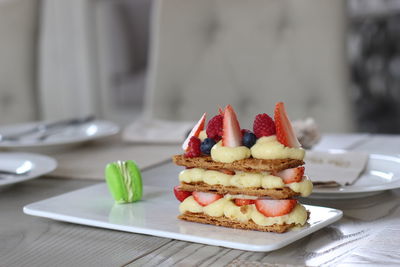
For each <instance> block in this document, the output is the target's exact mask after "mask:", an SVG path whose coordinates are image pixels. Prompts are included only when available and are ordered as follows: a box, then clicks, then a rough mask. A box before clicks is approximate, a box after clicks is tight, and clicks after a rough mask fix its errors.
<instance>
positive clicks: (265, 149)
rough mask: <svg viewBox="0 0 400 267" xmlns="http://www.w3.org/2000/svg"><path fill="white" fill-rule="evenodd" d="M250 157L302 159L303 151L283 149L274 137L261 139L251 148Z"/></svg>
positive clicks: (299, 149)
mask: <svg viewBox="0 0 400 267" xmlns="http://www.w3.org/2000/svg"><path fill="white" fill-rule="evenodd" d="M251 155H252V156H253V158H257V159H287V158H289V159H299V160H302V159H304V155H305V151H304V149H302V148H291V147H285V146H284V145H282V144H281V143H279V141H278V140H277V139H276V136H275V135H272V136H268V137H261V138H259V139H258V140H257V142H256V143H255V144H254V145H253V146H252V147H251Z"/></svg>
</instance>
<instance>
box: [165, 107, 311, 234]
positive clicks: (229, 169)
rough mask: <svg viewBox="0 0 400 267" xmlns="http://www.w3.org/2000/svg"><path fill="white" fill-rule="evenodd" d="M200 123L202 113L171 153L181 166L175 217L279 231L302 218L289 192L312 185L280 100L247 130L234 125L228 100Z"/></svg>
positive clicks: (304, 214) (300, 222)
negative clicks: (176, 150) (176, 152)
mask: <svg viewBox="0 0 400 267" xmlns="http://www.w3.org/2000/svg"><path fill="white" fill-rule="evenodd" d="M205 125H206V114H203V116H202V117H201V119H200V120H199V121H198V123H197V124H196V125H195V126H194V128H193V129H192V131H191V132H190V134H189V135H188V137H187V139H186V140H185V142H184V143H183V145H182V148H183V150H184V153H183V154H182V155H176V156H174V157H173V161H174V162H175V164H177V165H180V166H184V167H186V169H185V170H183V171H182V172H181V173H180V174H179V181H180V185H179V186H176V187H175V188H174V193H175V196H176V197H177V199H178V200H179V201H181V202H182V203H181V204H180V206H179V211H180V215H179V217H178V218H179V219H182V220H187V221H192V222H199V223H206V224H214V225H218V226H226V227H232V228H240V229H250V230H259V231H269V232H279V233H282V232H285V231H287V230H288V229H290V228H292V227H294V226H302V225H304V224H305V223H306V221H307V219H308V212H307V210H306V209H305V208H304V207H303V206H302V205H301V204H300V203H298V201H297V199H295V197H297V196H302V197H307V196H308V195H310V194H311V191H312V187H313V186H312V182H311V181H310V180H309V179H308V178H307V176H305V175H304V166H303V165H304V161H303V159H304V155H305V150H304V149H302V148H301V145H300V143H299V142H298V140H297V138H296V135H295V133H294V131H293V128H292V125H291V122H290V120H289V118H288V116H287V114H286V111H285V108H284V104H283V103H282V102H279V103H277V104H276V107H275V111H274V119H272V118H271V117H270V116H268V115H267V114H265V113H263V114H258V115H257V116H256V117H255V120H254V124H253V132H251V131H250V130H246V129H241V128H240V124H239V121H238V120H237V116H236V113H235V111H234V110H233V108H232V106H230V105H228V106H227V107H226V108H225V109H224V110H221V109H219V114H218V115H216V116H214V117H213V118H211V120H210V121H209V122H208V123H207V126H206V127H205ZM204 128H206V129H205V130H204Z"/></svg>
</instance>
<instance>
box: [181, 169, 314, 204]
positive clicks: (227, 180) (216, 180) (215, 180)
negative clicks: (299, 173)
mask: <svg viewBox="0 0 400 267" xmlns="http://www.w3.org/2000/svg"><path fill="white" fill-rule="evenodd" d="M179 181H180V182H183V183H188V184H190V183H197V182H204V183H206V184H208V185H222V186H234V187H237V188H258V187H259V188H264V189H275V188H282V187H289V188H290V189H291V190H293V191H294V192H296V193H299V194H300V195H301V196H302V197H307V196H309V195H310V194H311V192H312V189H313V184H312V182H311V180H310V179H308V177H307V176H304V177H303V179H302V180H301V181H300V182H293V183H289V184H285V183H284V182H283V180H282V178H280V177H277V176H274V175H271V174H269V173H267V172H265V173H246V172H236V174H234V175H229V174H225V173H222V172H219V171H214V170H205V169H201V168H192V169H186V170H183V171H181V172H180V174H179Z"/></svg>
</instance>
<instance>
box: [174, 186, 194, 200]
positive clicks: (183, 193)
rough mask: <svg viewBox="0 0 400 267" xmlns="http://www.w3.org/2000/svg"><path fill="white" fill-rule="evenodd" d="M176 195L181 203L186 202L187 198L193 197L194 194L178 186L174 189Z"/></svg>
mask: <svg viewBox="0 0 400 267" xmlns="http://www.w3.org/2000/svg"><path fill="white" fill-rule="evenodd" d="M174 194H175V197H176V199H177V200H179V201H180V202H182V201H184V200H185V199H186V198H187V197H190V196H191V195H192V192H189V191H183V190H181V186H180V185H177V186H175V187H174Z"/></svg>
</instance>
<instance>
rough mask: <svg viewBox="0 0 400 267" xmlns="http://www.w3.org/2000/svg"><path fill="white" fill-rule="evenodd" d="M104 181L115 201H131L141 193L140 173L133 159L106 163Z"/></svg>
mask: <svg viewBox="0 0 400 267" xmlns="http://www.w3.org/2000/svg"><path fill="white" fill-rule="evenodd" d="M105 175H106V182H107V185H108V189H109V190H110V192H111V195H112V196H113V198H114V199H115V202H117V203H132V202H135V201H138V200H140V199H141V198H142V195H143V184H142V175H141V173H140V169H139V168H138V166H137V165H136V163H135V162H134V161H133V160H127V161H117V162H112V163H109V164H107V166H106V170H105Z"/></svg>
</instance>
